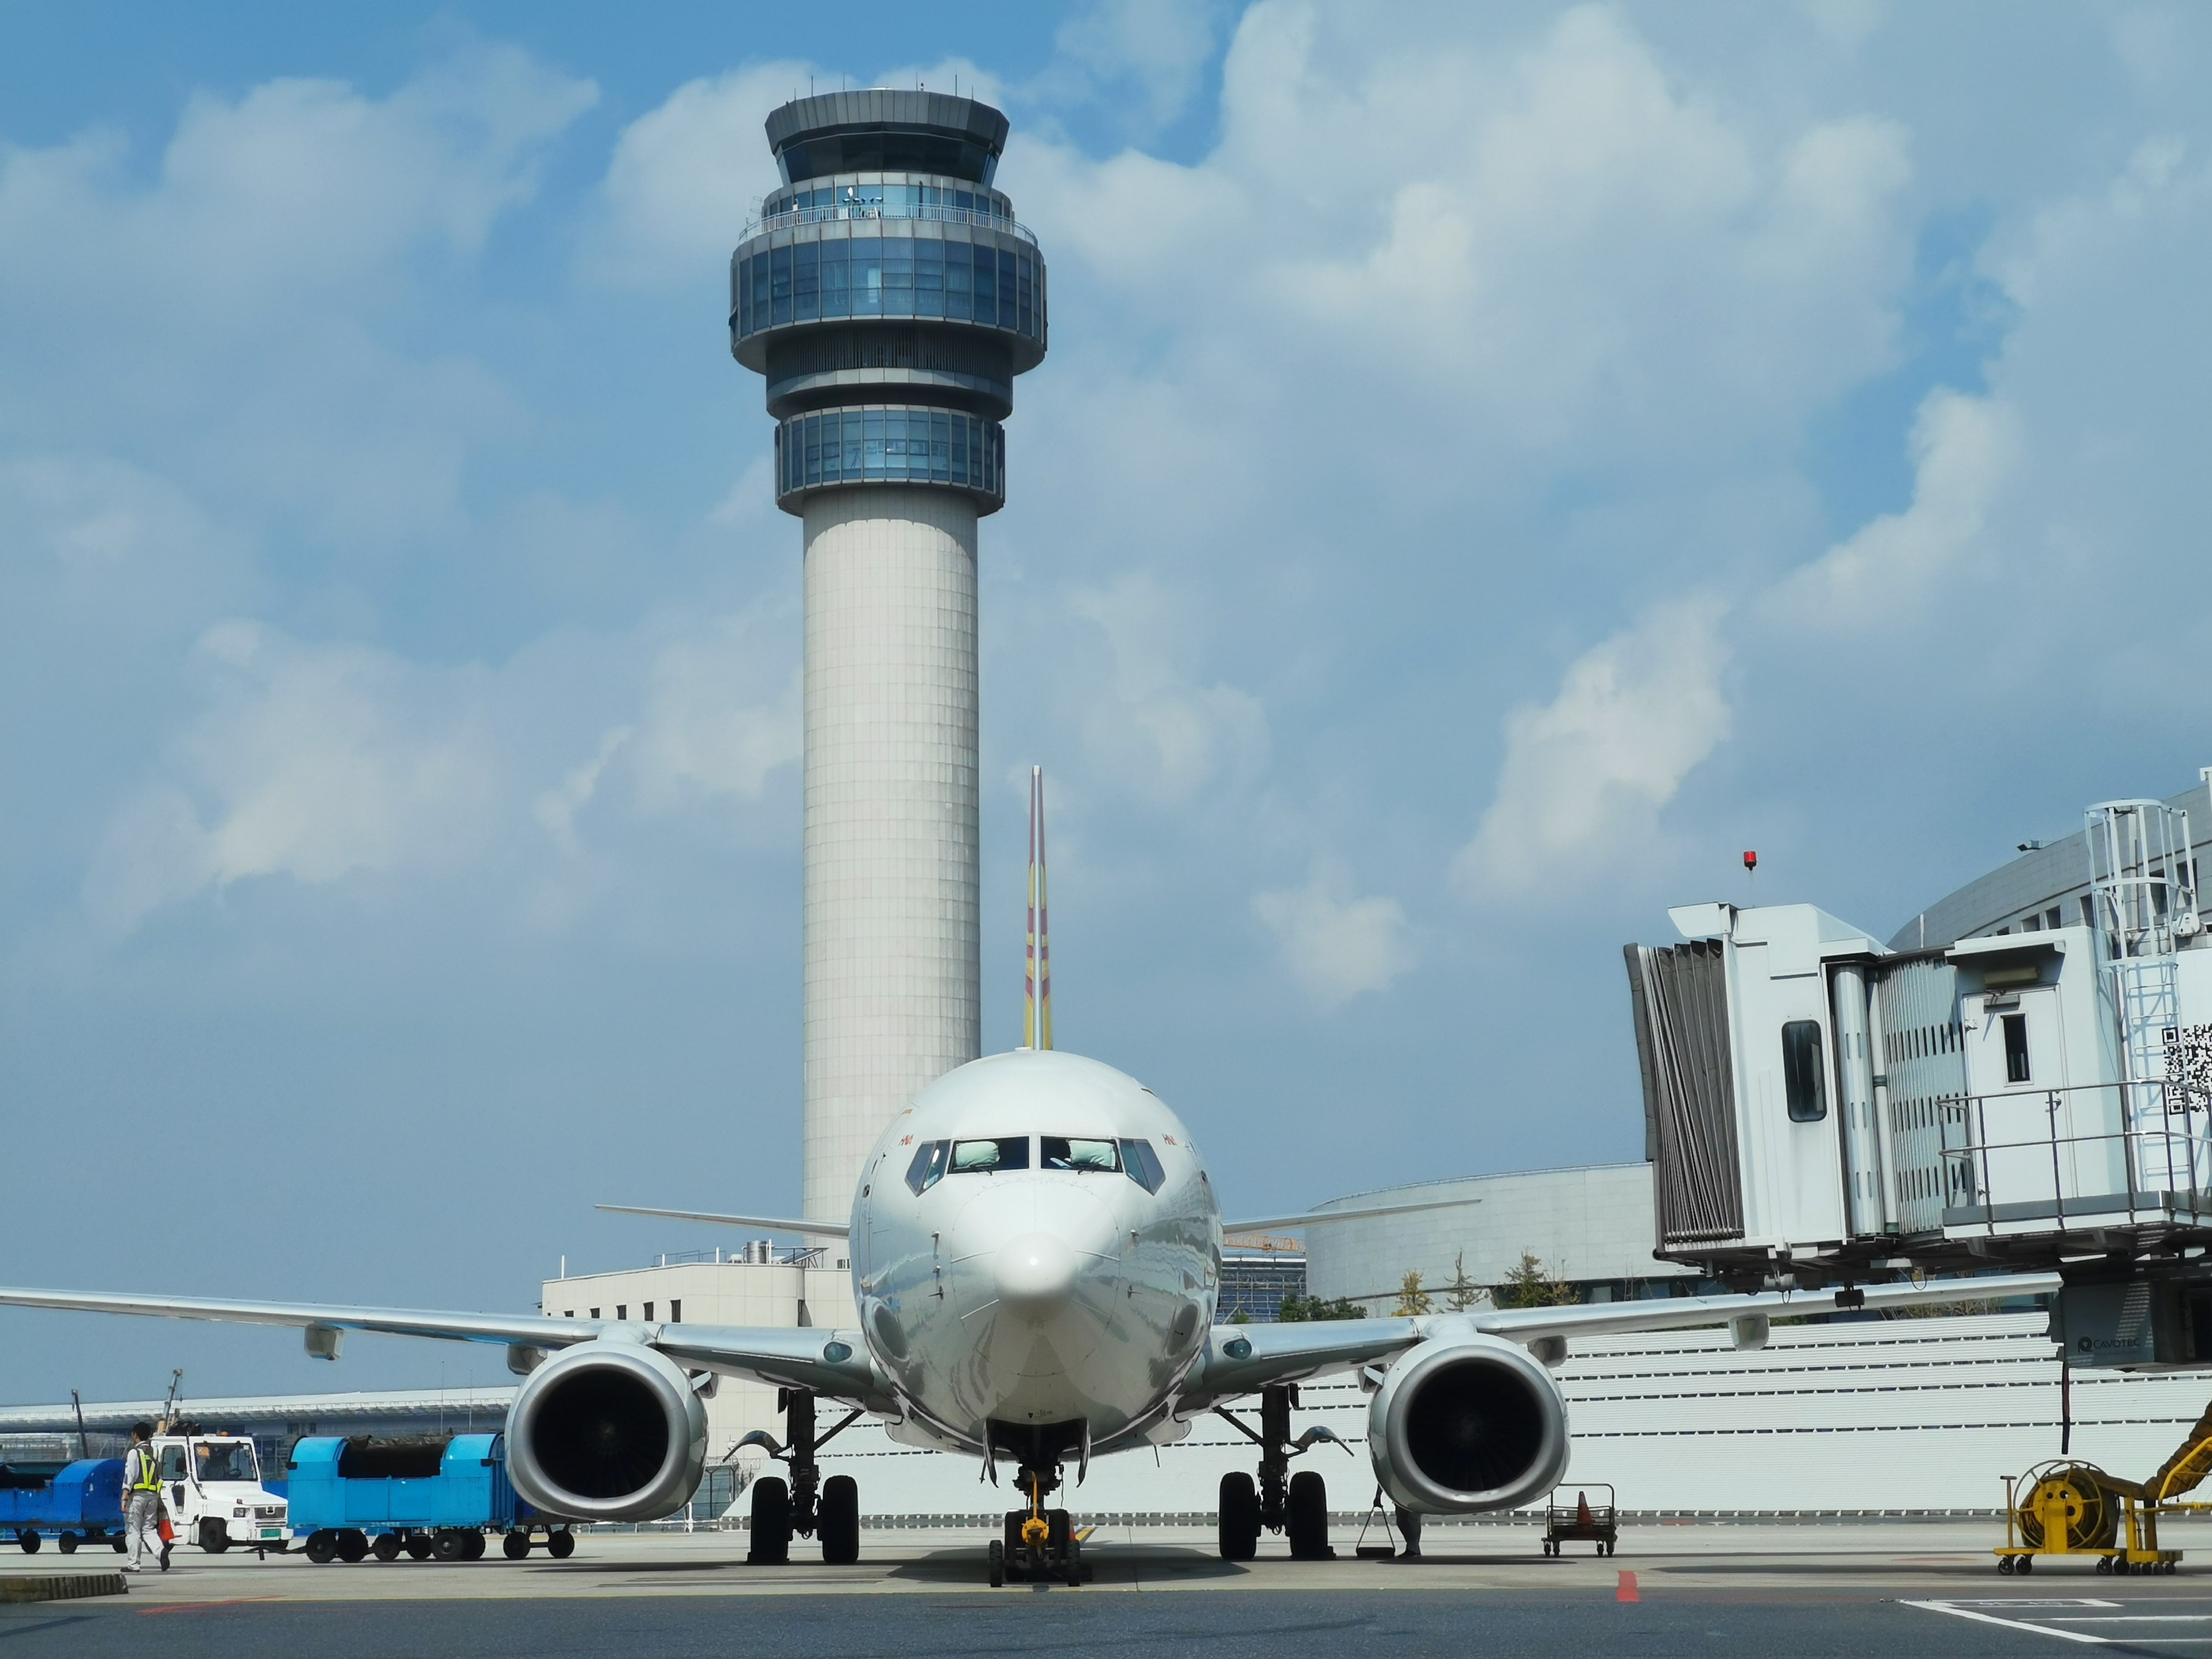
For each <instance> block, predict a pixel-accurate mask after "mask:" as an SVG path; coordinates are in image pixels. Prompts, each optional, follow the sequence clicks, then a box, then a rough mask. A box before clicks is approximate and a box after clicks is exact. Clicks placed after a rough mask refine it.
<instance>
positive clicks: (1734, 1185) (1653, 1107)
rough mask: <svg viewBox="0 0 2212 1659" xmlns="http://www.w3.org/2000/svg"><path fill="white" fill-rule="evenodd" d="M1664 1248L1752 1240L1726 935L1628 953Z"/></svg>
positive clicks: (1647, 1144) (1632, 948) (1630, 948)
mask: <svg viewBox="0 0 2212 1659" xmlns="http://www.w3.org/2000/svg"><path fill="white" fill-rule="evenodd" d="M1625 954H1626V958H1627V963H1628V983H1629V991H1630V995H1631V999H1632V1002H1633V1004H1634V1006H1635V1012H1636V1052H1637V1060H1638V1064H1639V1066H1641V1068H1642V1071H1643V1074H1644V1123H1645V1137H1644V1139H1645V1151H1646V1153H1647V1155H1648V1156H1649V1157H1650V1158H1651V1161H1652V1164H1653V1169H1654V1176H1655V1179H1654V1180H1653V1182H1652V1191H1653V1196H1654V1199H1655V1200H1656V1209H1657V1212H1658V1216H1657V1219H1658V1233H1659V1237H1658V1244H1659V1248H1660V1249H1661V1250H1662V1252H1663V1251H1665V1250H1666V1249H1668V1246H1670V1245H1674V1246H1680V1245H1686V1244H1698V1243H1715V1242H1718V1241H1722V1240H1727V1239H1735V1238H1741V1237H1743V1178H1742V1172H1741V1168H1740V1166H1739V1163H1738V1154H1737V1149H1736V1126H1735V1066H1734V1061H1733V1057H1732V1055H1731V1054H1730V1052H1729V1016H1728V981H1727V969H1726V963H1725V958H1724V957H1723V950H1722V945H1721V943H1720V941H1719V940H1717V939H1692V940H1690V941H1689V942H1688V943H1687V944H1685V945H1673V946H1656V947H1655V946H1650V945H1629V946H1627V947H1626V952H1625Z"/></svg>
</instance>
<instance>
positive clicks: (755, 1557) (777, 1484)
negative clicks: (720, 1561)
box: [745, 1474, 791, 1567]
mask: <svg viewBox="0 0 2212 1659" xmlns="http://www.w3.org/2000/svg"><path fill="white" fill-rule="evenodd" d="M745 1559H746V1560H747V1561H748V1562H750V1564H751V1565H754V1566H757V1567H780V1566H782V1565H785V1564H786V1563H787V1562H788V1561H789V1560H790V1559H791V1488H790V1487H789V1486H786V1485H784V1483H783V1481H782V1480H781V1479H779V1478H778V1477H777V1476H775V1475H773V1474H770V1475H764V1476H763V1477H762V1478H761V1479H760V1480H756V1481H754V1482H753V1541H752V1545H751V1547H750V1548H749V1549H747V1550H746V1552H745Z"/></svg>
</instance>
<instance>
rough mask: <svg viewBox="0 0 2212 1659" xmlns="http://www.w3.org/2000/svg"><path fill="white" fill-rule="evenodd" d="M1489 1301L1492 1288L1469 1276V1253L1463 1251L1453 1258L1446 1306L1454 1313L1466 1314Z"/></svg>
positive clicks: (1445, 1294) (1446, 1289) (1445, 1293)
mask: <svg viewBox="0 0 2212 1659" xmlns="http://www.w3.org/2000/svg"><path fill="white" fill-rule="evenodd" d="M1489 1299H1490V1287H1489V1286H1488V1285H1478V1284H1476V1283H1475V1282H1474V1280H1473V1279H1469V1278H1468V1276H1467V1252H1466V1251H1465V1250H1462V1251H1461V1252H1460V1253H1459V1254H1458V1255H1455V1256H1454V1257H1453V1258H1452V1276H1451V1277H1450V1279H1447V1280H1446V1281H1445V1283H1444V1306H1446V1307H1447V1308H1449V1309H1450V1310H1452V1311H1453V1312H1454V1313H1465V1312H1466V1311H1467V1310H1468V1309H1469V1308H1472V1307H1474V1306H1476V1305H1478V1304H1480V1303H1484V1302H1486V1301H1488V1300H1489Z"/></svg>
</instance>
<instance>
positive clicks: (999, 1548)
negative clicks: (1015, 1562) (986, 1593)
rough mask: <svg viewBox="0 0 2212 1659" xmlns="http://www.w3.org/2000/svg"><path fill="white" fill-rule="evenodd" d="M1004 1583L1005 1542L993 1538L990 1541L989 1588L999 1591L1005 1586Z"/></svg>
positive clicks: (1001, 1539)
mask: <svg viewBox="0 0 2212 1659" xmlns="http://www.w3.org/2000/svg"><path fill="white" fill-rule="evenodd" d="M1005 1583H1006V1540H1005V1539H1003V1538H994V1539H993V1540H992V1541H991V1588H992V1589H1000V1588H1002V1587H1003V1586H1004V1585H1005Z"/></svg>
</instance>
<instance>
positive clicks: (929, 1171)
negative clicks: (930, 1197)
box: [906, 1140, 952, 1198]
mask: <svg viewBox="0 0 2212 1659" xmlns="http://www.w3.org/2000/svg"><path fill="white" fill-rule="evenodd" d="M951 1151H952V1143H951V1141H949V1140H925V1141H923V1142H922V1143H921V1146H917V1147H915V1149H914V1162H913V1163H911V1164H908V1165H907V1166H906V1187H907V1190H908V1192H910V1193H912V1194H914V1195H915V1197H916V1198H920V1197H921V1195H922V1194H924V1193H926V1192H927V1191H928V1190H929V1189H930V1188H932V1187H934V1186H935V1185H936V1184H937V1183H938V1182H940V1181H942V1180H944V1179H945V1158H946V1157H947V1156H948V1155H949V1154H950V1153H951Z"/></svg>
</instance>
